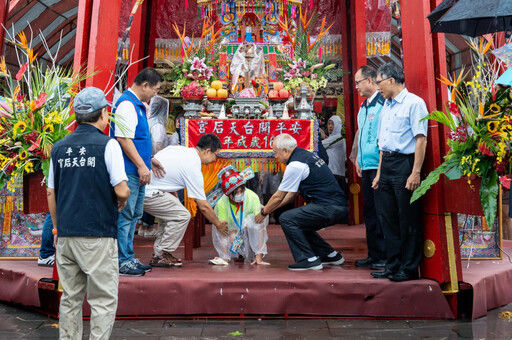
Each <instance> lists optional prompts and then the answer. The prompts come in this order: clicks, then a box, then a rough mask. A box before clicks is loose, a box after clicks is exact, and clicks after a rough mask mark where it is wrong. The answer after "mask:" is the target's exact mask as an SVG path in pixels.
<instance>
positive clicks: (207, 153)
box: [144, 134, 228, 268]
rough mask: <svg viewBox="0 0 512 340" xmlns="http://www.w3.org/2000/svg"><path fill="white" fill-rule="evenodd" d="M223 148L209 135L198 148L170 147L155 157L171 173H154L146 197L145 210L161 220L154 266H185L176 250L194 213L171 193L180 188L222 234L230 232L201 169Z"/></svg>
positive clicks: (199, 143)
mask: <svg viewBox="0 0 512 340" xmlns="http://www.w3.org/2000/svg"><path fill="white" fill-rule="evenodd" d="M221 148H222V144H221V142H220V140H219V137H217V136H216V135H213V134H205V135H203V136H201V138H200V139H199V141H198V142H197V145H196V147H195V148H186V147H183V146H168V147H166V148H165V149H163V150H161V151H159V152H158V153H157V154H156V155H155V157H154V158H156V159H157V160H158V161H159V162H160V163H161V164H162V165H163V166H164V168H165V169H167V172H166V174H165V175H164V176H163V177H162V178H157V177H156V176H154V175H152V176H151V182H150V184H149V185H148V186H147V187H146V195H145V198H144V211H146V212H148V213H149V214H151V215H153V216H155V217H156V218H157V219H158V232H157V235H156V240H155V244H154V248H153V249H154V254H153V258H152V259H151V261H150V263H149V264H150V265H151V266H153V267H165V268H170V267H181V266H182V263H181V260H180V259H177V258H175V257H174V256H173V255H172V252H174V251H175V250H176V248H178V246H179V244H180V242H181V240H182V239H183V236H184V235H185V231H186V229H187V226H188V222H189V221H190V213H189V212H188V210H187V209H186V208H185V207H184V206H183V204H181V203H180V201H179V200H178V198H177V197H176V196H175V195H173V194H171V193H174V192H176V191H178V190H182V189H187V196H188V197H191V198H194V199H195V201H196V203H197V207H198V208H199V210H200V211H201V212H202V213H203V215H204V216H205V217H206V218H207V219H208V220H209V221H210V222H212V223H213V224H214V225H215V226H216V227H217V230H218V231H219V232H220V233H222V234H224V235H227V233H228V223H227V221H221V220H219V218H218V217H217V215H216V214H215V212H214V211H213V209H212V207H211V206H210V205H209V204H208V202H207V200H206V196H205V192H204V180H203V174H202V172H201V164H210V163H212V162H214V161H216V160H217V154H218V153H219V151H220V149H221Z"/></svg>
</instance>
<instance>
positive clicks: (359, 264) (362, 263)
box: [355, 257, 375, 267]
mask: <svg viewBox="0 0 512 340" xmlns="http://www.w3.org/2000/svg"><path fill="white" fill-rule="evenodd" d="M374 262H375V260H374V259H372V258H371V257H367V258H365V259H363V260H356V262H355V265H356V267H370V266H371V265H372V264H373V263H374Z"/></svg>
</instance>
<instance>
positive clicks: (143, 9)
mask: <svg viewBox="0 0 512 340" xmlns="http://www.w3.org/2000/svg"><path fill="white" fill-rule="evenodd" d="M136 1H137V0H133V3H135V2H136ZM152 2H153V1H151V0H147V1H144V2H143V3H142V4H141V5H140V7H139V9H138V11H137V13H136V14H135V16H134V17H133V24H132V28H131V31H130V35H129V38H130V46H129V50H128V54H129V56H130V58H132V61H136V60H140V59H142V58H144V57H145V56H146V54H145V53H144V51H145V45H146V43H147V42H146V40H147V39H146V17H147V13H148V12H147V10H148V6H149V7H151V5H148V3H152ZM132 7H133V6H132ZM152 21H154V22H156V20H152ZM153 49H154V48H153ZM145 63H147V60H144V61H140V62H138V63H136V64H135V65H132V66H131V67H130V69H129V70H128V78H127V84H128V86H131V84H132V83H133V80H134V79H135V77H136V76H137V74H138V73H139V72H140V71H142V69H143V68H144V65H145Z"/></svg>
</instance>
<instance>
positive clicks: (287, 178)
mask: <svg viewBox="0 0 512 340" xmlns="http://www.w3.org/2000/svg"><path fill="white" fill-rule="evenodd" d="M273 149H274V153H275V156H276V158H277V159H278V161H279V162H281V163H283V164H286V170H285V172H284V176H283V180H282V182H281V184H280V186H279V189H278V190H277V191H276V193H275V194H274V195H272V197H271V198H270V200H269V202H268V203H267V205H265V206H264V207H262V208H261V212H260V214H258V215H257V216H256V218H255V220H256V223H261V221H262V220H263V219H264V217H265V216H266V215H268V214H270V213H271V212H272V211H274V210H275V209H277V208H279V207H282V206H284V205H286V204H288V203H291V202H293V201H294V199H295V196H297V193H298V192H300V194H301V195H302V197H303V198H304V201H305V202H306V203H307V204H306V205H304V206H302V207H298V208H295V209H291V210H288V211H286V212H284V213H283V214H282V215H281V216H280V217H279V222H280V223H281V227H282V228H283V232H284V234H285V236H286V240H287V241H288V245H289V246H290V250H291V252H292V254H293V258H294V260H295V262H296V263H294V264H291V265H289V266H288V269H290V270H307V269H315V270H319V269H322V268H323V265H340V264H342V263H343V262H345V259H344V258H343V256H341V254H340V253H338V252H337V251H335V250H334V249H333V248H332V247H331V245H329V243H327V242H326V241H325V240H324V239H323V238H322V237H321V236H320V235H319V234H318V233H317V230H319V229H322V228H325V227H328V226H330V225H333V224H336V223H344V222H346V219H347V216H348V204H347V200H346V198H345V194H344V193H343V191H342V190H341V189H340V187H339V185H338V183H337V182H336V179H335V178H334V175H333V174H332V172H331V170H329V168H328V167H327V165H326V164H325V162H324V161H323V160H322V159H321V158H320V157H318V156H316V155H315V154H313V153H311V152H309V151H306V150H304V149H302V148H299V147H297V141H296V140H295V139H294V138H293V137H292V136H291V135H289V134H286V133H283V134H280V135H279V136H277V137H276V138H275V139H274V143H273Z"/></svg>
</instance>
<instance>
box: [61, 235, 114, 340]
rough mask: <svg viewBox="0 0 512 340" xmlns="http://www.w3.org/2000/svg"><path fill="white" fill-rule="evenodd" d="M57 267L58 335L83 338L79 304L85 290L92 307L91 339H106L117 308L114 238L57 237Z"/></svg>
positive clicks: (81, 302) (80, 305)
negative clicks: (60, 286) (58, 281)
mask: <svg viewBox="0 0 512 340" xmlns="http://www.w3.org/2000/svg"><path fill="white" fill-rule="evenodd" d="M57 270H58V272H59V278H60V283H61V285H62V297H61V298H60V313H59V314H60V315H59V338H60V339H66V340H67V339H77V340H79V339H82V330H83V324H82V305H83V302H84V296H85V292H86V291H87V302H88V303H89V305H90V306H91V335H90V339H91V340H99V339H102V340H107V339H109V338H110V333H112V328H113V327H114V321H115V318H116V310H117V289H118V284H119V264H118V261H117V240H116V239H115V238H111V237H106V238H97V237H59V238H58V240H57Z"/></svg>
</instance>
